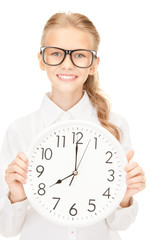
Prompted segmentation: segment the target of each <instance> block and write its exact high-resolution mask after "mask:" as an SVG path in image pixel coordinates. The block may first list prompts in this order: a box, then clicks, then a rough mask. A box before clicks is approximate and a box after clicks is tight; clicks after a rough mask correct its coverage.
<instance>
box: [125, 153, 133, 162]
mask: <svg viewBox="0 0 157 240" xmlns="http://www.w3.org/2000/svg"><path fill="white" fill-rule="evenodd" d="M133 156H134V151H133V150H130V151H129V152H128V154H127V155H126V157H127V160H128V162H130V161H131V159H132V158H133Z"/></svg>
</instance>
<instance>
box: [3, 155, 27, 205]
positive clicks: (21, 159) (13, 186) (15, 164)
mask: <svg viewBox="0 0 157 240" xmlns="http://www.w3.org/2000/svg"><path fill="white" fill-rule="evenodd" d="M27 172H28V158H27V156H26V155H25V154H24V153H22V152H20V153H18V155H17V156H16V158H15V160H14V161H12V162H11V163H10V164H9V166H8V168H7V170H6V171H5V181H6V183H7V184H8V187H9V191H10V193H9V199H10V202H11V203H15V202H20V201H23V200H25V199H26V194H25V192H24V188H23V184H25V183H26V179H27Z"/></svg>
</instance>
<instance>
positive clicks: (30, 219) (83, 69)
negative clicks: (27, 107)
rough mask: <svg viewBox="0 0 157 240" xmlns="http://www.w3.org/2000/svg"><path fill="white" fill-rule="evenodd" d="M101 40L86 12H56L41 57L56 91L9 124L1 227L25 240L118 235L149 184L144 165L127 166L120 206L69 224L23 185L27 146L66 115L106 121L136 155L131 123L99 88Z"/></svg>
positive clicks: (4, 151)
mask: <svg viewBox="0 0 157 240" xmlns="http://www.w3.org/2000/svg"><path fill="white" fill-rule="evenodd" d="M99 42H100V37H99V34H98V32H97V30H96V28H95V26H94V25H93V23H92V22H91V21H90V20H89V19H88V18H87V17H85V16H83V15H81V14H71V13H70V14H65V13H57V14H55V15H53V16H52V17H51V18H50V19H49V20H48V21H47V23H46V25H45V28H44V30H43V35H42V39H41V46H42V47H41V50H40V53H39V54H38V59H39V64H40V68H41V70H43V71H46V73H47V76H48V78H49V80H50V82H51V84H52V91H51V92H50V93H47V94H45V96H44V98H43V101H42V103H41V106H40V109H39V110H38V111H36V112H34V113H32V114H30V115H28V116H26V117H23V118H21V119H18V120H16V121H14V122H13V123H12V124H11V125H10V127H9V129H8V131H7V133H6V136H5V139H4V143H3V146H2V151H1V164H2V163H3V165H2V166H3V168H5V167H6V166H7V165H8V164H9V165H8V167H6V171H5V182H6V185H7V187H8V193H5V191H3V194H1V195H2V197H1V211H0V232H1V234H3V235H4V236H6V237H10V236H15V235H16V234H19V233H21V237H20V239H21V240H27V239H38V240H43V239H46V240H49V239H54V240H62V239H64V240H68V239H78V240H87V239H90V240H95V239H96V238H97V239H99V240H104V239H108V240H111V239H114V240H118V239H120V237H119V235H118V231H120V230H124V229H127V228H128V227H129V225H130V224H131V223H132V222H133V221H134V220H135V217H136V214H137V203H136V202H135V201H134V200H133V195H134V194H136V193H137V192H139V191H141V190H143V189H144V187H145V177H144V173H143V170H142V169H141V168H140V167H139V165H138V163H136V162H132V163H130V164H128V165H127V166H126V167H125V171H126V172H127V180H126V181H127V191H126V194H125V196H124V198H123V200H122V202H121V203H120V205H119V207H118V208H117V209H116V210H115V212H113V213H112V214H111V215H110V216H109V217H107V218H106V219H104V221H102V222H100V223H98V224H95V225H94V226H93V225H92V226H89V227H84V228H79V229H68V228H67V227H62V226H58V225H55V224H53V223H51V222H49V221H47V220H45V219H43V218H42V217H41V216H39V215H38V213H37V212H35V211H34V209H33V208H32V207H30V206H29V202H28V200H27V198H26V195H25V192H24V188H23V184H25V183H26V179H27V171H28V170H27V167H28V161H29V159H28V158H27V156H26V155H25V152H26V150H27V148H28V147H29V145H30V143H31V142H32V140H34V138H35V137H36V136H37V135H38V134H39V133H40V132H41V131H42V130H43V129H45V128H46V127H48V126H49V125H51V124H54V123H55V122H59V121H62V120H68V119H80V120H87V121H92V122H95V123H97V124H101V125H102V126H103V127H105V128H106V129H107V130H109V131H110V132H111V133H112V134H113V135H114V136H115V137H116V138H117V139H118V140H119V141H120V143H121V145H122V147H123V149H124V151H125V153H126V155H127V159H128V163H129V162H130V160H131V159H132V157H133V150H131V145H130V137H129V130H128V125H127V123H126V122H125V120H124V119H123V118H121V117H120V116H119V115H117V114H115V113H112V112H110V107H109V103H108V102H107V100H106V98H105V97H104V96H103V92H102V90H100V88H99V80H98V73H97V67H98V64H99V58H98V57H97V55H96V52H97V50H98V46H99ZM78 49H82V50H81V51H80V50H78ZM4 186H5V185H4ZM6 189H7V188H6Z"/></svg>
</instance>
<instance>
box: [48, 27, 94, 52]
mask: <svg viewBox="0 0 157 240" xmlns="http://www.w3.org/2000/svg"><path fill="white" fill-rule="evenodd" d="M44 44H45V46H53V47H60V48H64V49H69V50H72V49H78V48H83V49H91V50H93V39H92V36H91V35H90V34H89V33H87V32H85V31H82V30H80V29H77V28H74V27H64V28H53V29H49V30H48V32H47V34H46V36H45V41H44Z"/></svg>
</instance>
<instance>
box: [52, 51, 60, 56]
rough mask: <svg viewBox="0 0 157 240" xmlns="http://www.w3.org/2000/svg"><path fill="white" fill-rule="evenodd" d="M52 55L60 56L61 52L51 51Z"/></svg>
mask: <svg viewBox="0 0 157 240" xmlns="http://www.w3.org/2000/svg"><path fill="white" fill-rule="evenodd" d="M51 55H52V56H55V57H60V56H62V54H61V53H60V52H53V53H51Z"/></svg>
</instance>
